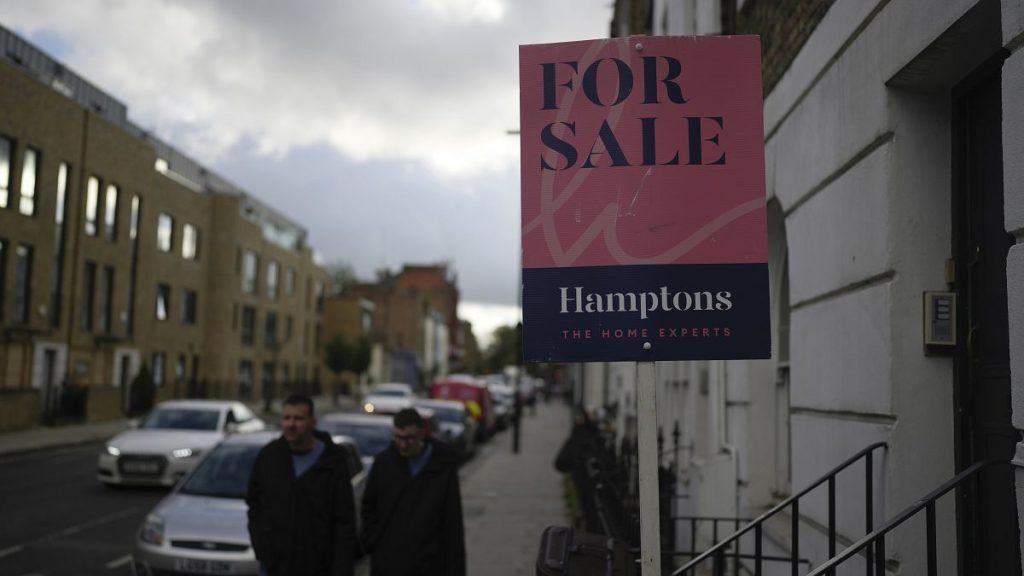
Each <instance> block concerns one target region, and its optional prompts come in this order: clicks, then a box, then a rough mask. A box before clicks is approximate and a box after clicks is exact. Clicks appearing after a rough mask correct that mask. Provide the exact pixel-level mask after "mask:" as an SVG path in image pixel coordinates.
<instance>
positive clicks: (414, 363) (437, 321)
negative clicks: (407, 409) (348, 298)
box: [350, 264, 463, 385]
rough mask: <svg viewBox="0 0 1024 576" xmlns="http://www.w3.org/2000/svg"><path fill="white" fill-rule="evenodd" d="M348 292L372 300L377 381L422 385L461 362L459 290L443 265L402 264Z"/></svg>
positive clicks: (452, 274)
mask: <svg viewBox="0 0 1024 576" xmlns="http://www.w3.org/2000/svg"><path fill="white" fill-rule="evenodd" d="M350 292H351V294H353V295H354V296H356V297H360V298H365V299H367V300H370V301H371V302H373V303H374V305H375V308H376V313H375V315H374V327H375V330H374V331H375V333H376V334H377V336H378V338H379V342H380V344H381V346H382V350H383V355H384V359H383V364H384V366H383V368H382V373H381V378H382V379H383V380H388V381H396V382H405V383H408V384H413V385H416V384H425V383H427V382H429V381H430V380H432V379H433V378H434V377H436V376H443V375H446V374H448V372H449V367H450V366H451V365H452V364H453V363H461V358H462V355H463V347H462V341H463V339H462V337H460V334H461V322H460V320H459V318H458V315H457V308H458V303H459V289H458V286H457V285H456V276H455V273H454V271H452V270H451V269H450V268H449V266H448V264H435V265H408V264H407V265H405V266H403V267H402V269H401V271H399V272H397V273H393V272H390V271H383V272H381V273H380V274H379V278H378V279H377V282H376V283H367V284H357V285H355V286H353V287H352V288H351V289H350Z"/></svg>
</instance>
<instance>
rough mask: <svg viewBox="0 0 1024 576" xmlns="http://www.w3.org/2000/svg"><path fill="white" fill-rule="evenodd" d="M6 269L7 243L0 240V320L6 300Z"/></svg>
mask: <svg viewBox="0 0 1024 576" xmlns="http://www.w3.org/2000/svg"><path fill="white" fill-rule="evenodd" d="M6 269H7V243H6V242H4V240H3V239H2V238H0V320H3V319H4V300H6V299H7V298H6V294H4V285H5V284H6V283H5V282H4V281H5V280H6V278H5V277H4V270H6Z"/></svg>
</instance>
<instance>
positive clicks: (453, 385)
mask: <svg viewBox="0 0 1024 576" xmlns="http://www.w3.org/2000/svg"><path fill="white" fill-rule="evenodd" d="M430 397H431V398H436V399H439V400H458V401H459V402H462V403H463V404H465V405H466V410H467V411H469V413H470V414H471V415H472V416H473V419H474V420H476V422H477V429H476V439H477V441H484V440H486V439H488V438H490V437H491V435H492V434H493V433H494V429H495V426H494V425H495V418H494V404H493V401H492V399H491V393H490V391H489V390H487V385H486V384H484V383H483V382H482V381H480V380H477V379H476V378H473V377H471V376H461V375H456V376H449V377H446V378H442V379H438V380H435V381H434V383H433V384H432V385H431V386H430Z"/></svg>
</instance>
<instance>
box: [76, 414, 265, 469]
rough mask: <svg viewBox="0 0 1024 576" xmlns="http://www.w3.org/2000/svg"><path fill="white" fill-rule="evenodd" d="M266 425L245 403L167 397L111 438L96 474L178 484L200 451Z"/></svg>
mask: <svg viewBox="0 0 1024 576" xmlns="http://www.w3.org/2000/svg"><path fill="white" fill-rule="evenodd" d="M265 428H266V423H265V422H263V420H261V419H260V418H258V417H257V416H256V415H255V414H253V412H252V411H251V410H249V408H248V407H247V406H246V405H245V404H242V403H241V402H234V401H230V400H168V401H166V402H161V403H160V404H159V405H157V407H156V408H154V409H153V410H152V411H151V412H150V413H149V414H148V415H147V416H146V417H145V418H143V419H142V420H141V421H140V422H139V423H138V424H137V425H136V426H135V427H133V429H131V430H126V431H124V432H122V433H120V434H118V435H117V436H114V437H113V438H111V439H110V440H108V441H107V442H106V444H105V445H104V446H103V449H102V450H101V451H100V454H99V457H98V459H97V463H96V477H97V478H98V479H99V481H100V482H103V483H104V484H107V485H121V484H131V485H149V486H173V485H174V483H175V482H177V481H178V479H180V478H181V477H182V476H183V475H185V473H186V472H188V471H189V470H191V469H192V467H193V466H195V464H196V462H198V460H199V456H200V455H202V453H203V452H205V451H206V450H209V449H210V448H212V447H213V446H214V445H216V444H217V443H218V442H220V441H221V440H222V439H223V438H224V437H225V436H226V435H228V434H231V433H233V432H257V431H260V430H263V429H265Z"/></svg>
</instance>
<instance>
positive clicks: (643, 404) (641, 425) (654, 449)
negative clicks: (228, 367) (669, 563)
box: [636, 362, 661, 576]
mask: <svg viewBox="0 0 1024 576" xmlns="http://www.w3.org/2000/svg"><path fill="white" fill-rule="evenodd" d="M636 387H637V393H636V413H637V443H638V444H639V448H638V459H637V460H638V461H637V464H638V466H639V473H640V569H641V572H642V574H643V575H644V576H647V575H651V576H660V575H661V534H660V528H661V518H660V512H659V510H658V410H657V398H656V391H655V388H654V362H637V363H636Z"/></svg>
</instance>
